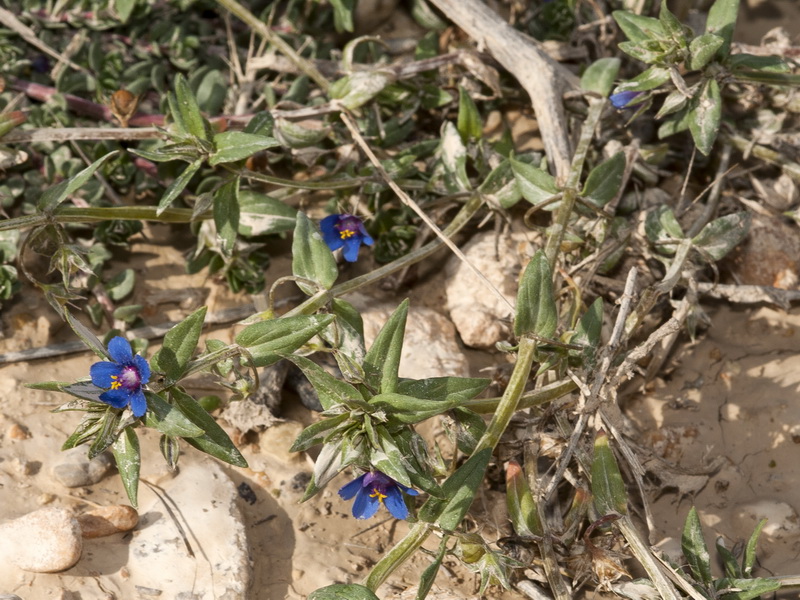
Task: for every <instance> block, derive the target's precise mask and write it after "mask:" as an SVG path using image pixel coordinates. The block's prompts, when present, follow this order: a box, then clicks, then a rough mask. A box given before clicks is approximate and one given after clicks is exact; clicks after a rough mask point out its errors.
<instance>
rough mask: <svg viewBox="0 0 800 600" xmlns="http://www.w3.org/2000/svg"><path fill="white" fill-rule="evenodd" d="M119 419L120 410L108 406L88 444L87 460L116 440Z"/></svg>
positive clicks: (120, 417)
mask: <svg viewBox="0 0 800 600" xmlns="http://www.w3.org/2000/svg"><path fill="white" fill-rule="evenodd" d="M121 420H122V411H121V410H119V409H115V408H113V407H111V406H109V407H108V409H107V410H106V412H105V414H104V415H103V416H102V417H101V418H100V421H99V422H100V429H99V430H98V431H97V434H96V435H95V437H94V441H93V442H92V443H91V445H90V446H89V453H88V456H89V460H91V459H93V458H94V457H95V456H97V455H98V454H100V453H101V452H103V451H105V450H106V448H108V447H109V446H110V445H111V444H113V443H114V442H115V441H116V439H117V437H118V433H117V432H118V427H119V423H120V421H121Z"/></svg>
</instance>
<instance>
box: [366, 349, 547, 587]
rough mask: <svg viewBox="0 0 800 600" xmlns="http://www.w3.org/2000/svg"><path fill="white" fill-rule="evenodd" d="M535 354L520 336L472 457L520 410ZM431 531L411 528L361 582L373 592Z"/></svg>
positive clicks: (424, 526) (496, 439) (492, 441)
mask: <svg viewBox="0 0 800 600" xmlns="http://www.w3.org/2000/svg"><path fill="white" fill-rule="evenodd" d="M535 354H536V341H535V340H533V339H531V338H528V337H523V338H522V339H521V340H520V343H519V352H518V354H517V362H516V364H515V365H514V371H513V372H512V373H511V378H510V379H509V381H508V386H507V387H506V389H505V392H504V393H503V397H502V398H501V399H500V402H499V403H498V405H497V409H496V410H495V413H494V416H493V417H492V420H491V422H490V423H489V426H488V427H487V428H486V432H485V433H484V434H483V437H481V439H480V440H479V441H478V444H477V446H476V447H475V451H474V452H473V456H474V455H475V454H477V453H478V452H481V451H482V450H486V449H493V448H494V447H495V446H497V443H498V442H499V441H500V436H501V435H503V432H504V431H505V430H506V429H507V428H508V423H509V422H510V421H511V417H513V416H514V413H515V412H516V411H517V409H518V408H519V404H520V400H521V398H522V392H523V391H525V384H526V383H527V382H528V377H529V376H530V373H531V365H533V358H534V355H535ZM431 531H432V526H431V524H430V523H422V522H420V523H417V524H416V525H414V527H412V528H411V531H409V532H408V533H407V534H406V537H404V538H403V539H402V540H400V541H399V542H398V543H397V544H396V545H395V547H394V548H392V549H391V550H390V551H389V553H388V554H386V556H384V557H383V558H382V559H381V560H380V561H379V562H378V564H376V565H375V567H374V568H373V569H372V571H371V572H370V574H369V576H368V577H367V578H366V580H364V585H366V586H367V587H368V588H369V589H371V590H372V591H373V592H374V591H375V590H377V589H378V587H380V585H381V584H382V583H383V582H384V581H386V579H387V578H388V577H389V576H390V575H391V574H392V573H393V572H394V570H395V569H397V568H398V567H399V566H400V565H402V564H403V563H404V562H405V561H406V560H407V559H408V558H409V557H410V556H411V555H413V554H414V552H415V551H416V550H417V549H418V548H420V546H422V544H423V543H424V542H425V540H426V539H427V538H428V535H430V533H431Z"/></svg>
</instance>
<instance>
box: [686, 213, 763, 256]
mask: <svg viewBox="0 0 800 600" xmlns="http://www.w3.org/2000/svg"><path fill="white" fill-rule="evenodd" d="M750 220H751V216H750V213H749V212H747V211H742V212H737V213H732V214H729V215H725V216H724V217H719V218H718V219H714V220H713V221H711V223H709V224H708V225H706V226H705V227H703V229H702V230H701V231H700V233H698V234H697V235H696V236H695V237H694V238H692V243H693V244H694V245H695V246H696V247H698V248H701V249H702V250H704V251H705V252H706V253H708V254H709V255H710V256H711V258H713V259H714V260H720V259H721V258H723V257H724V256H725V255H726V254H727V253H728V252H730V251H731V250H733V249H734V248H735V247H736V246H738V245H739V244H740V243H741V242H742V240H744V238H745V237H747V232H748V231H750Z"/></svg>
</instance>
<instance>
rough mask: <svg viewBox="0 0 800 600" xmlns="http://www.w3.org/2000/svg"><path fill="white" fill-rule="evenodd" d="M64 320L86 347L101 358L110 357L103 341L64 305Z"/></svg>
mask: <svg viewBox="0 0 800 600" xmlns="http://www.w3.org/2000/svg"><path fill="white" fill-rule="evenodd" d="M64 320H65V321H66V322H67V325H69V326H70V328H71V329H72V331H73V332H74V333H75V335H77V336H78V337H79V338H80V340H81V341H82V342H83V343H84V344H86V347H87V348H89V350H91V351H92V352H94V353H95V354H96V355H97V356H99V357H100V358H101V359H103V360H109V359H110V358H111V357H110V356H109V355H108V350H106V347H105V345H104V344H103V342H101V341H100V340H99V339H98V337H97V336H96V335H95V334H94V332H93V331H92V330H91V329H89V328H88V327H86V325H84V324H83V323H81V322H80V321H78V319H76V318H75V317H73V316H72V313H71V312H69V309H68V308H67V307H66V306H65V307H64Z"/></svg>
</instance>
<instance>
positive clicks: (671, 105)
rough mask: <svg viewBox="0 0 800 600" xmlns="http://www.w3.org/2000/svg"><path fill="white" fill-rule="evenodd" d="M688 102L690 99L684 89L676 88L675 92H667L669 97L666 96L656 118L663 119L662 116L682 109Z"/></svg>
mask: <svg viewBox="0 0 800 600" xmlns="http://www.w3.org/2000/svg"><path fill="white" fill-rule="evenodd" d="M688 102H689V99H688V98H687V97H686V96H685V95H684V93H683V92H682V91H680V90H675V91H674V92H670V93H669V94H667V97H666V98H664V102H663V104H662V105H661V108H660V109H659V111H658V114H657V115H656V119H661V118H662V117H666V116H667V115H671V114H672V113H674V112H677V111H679V110H680V109H682V108H684V107H685V106H686V105H687V103H688ZM687 126H688V123H687Z"/></svg>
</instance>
